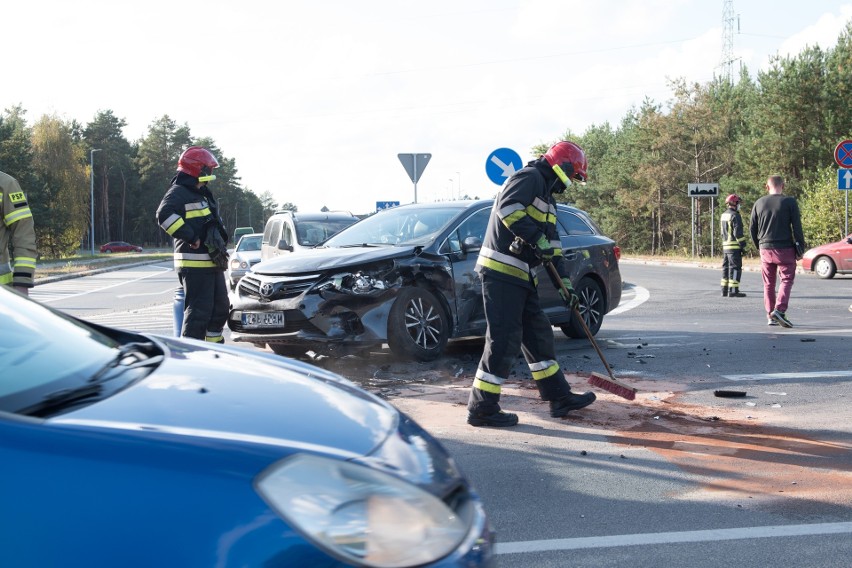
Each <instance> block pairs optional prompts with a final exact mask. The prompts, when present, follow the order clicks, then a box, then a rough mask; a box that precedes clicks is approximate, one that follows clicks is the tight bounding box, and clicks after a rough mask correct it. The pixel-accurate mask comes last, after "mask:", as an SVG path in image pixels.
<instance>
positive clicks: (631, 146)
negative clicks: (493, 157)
mask: <svg viewBox="0 0 852 568" xmlns="http://www.w3.org/2000/svg"><path fill="white" fill-rule="evenodd" d="M670 86H671V90H672V97H671V99H670V100H669V101H667V102H666V103H665V104H660V103H657V102H655V101H652V100H650V99H647V98H646V99H645V100H644V101H642V103H641V104H640V105H638V106H636V107H634V108H633V109H632V110H631V111H630V112H628V113H627V115H626V116H625V117H624V118H623V119H622V120H621V122H620V123H619V124H618V125H617V126H612V125H610V124H609V123H604V124H602V125H593V126H592V127H590V128H589V129H587V130H586V132H585V133H583V134H582V135H575V134H574V133H572V132H571V131H570V130H568V131H566V132H565V133H564V134H563V136H561V137H560V138H561V139H571V140H575V141H577V142H578V143H579V144H580V145H581V146H582V147H583V148H584V149H585V150H586V154H587V157H588V160H589V183H588V184H587V185H585V186H574V187H572V188H571V190H569V191H568V192H566V193H565V194H563V195H564V196H565V197H566V199H569V200H571V201H572V202H574V203H575V204H576V205H577V206H579V207H580V208H582V209H585V210H587V211H589V212H591V213H592V214H593V216H594V217H595V219H596V220H597V221H598V222H599V224H601V225H602V227H603V229H604V232H605V233H607V234H608V235H610V236H611V237H612V238H613V239H615V240H616V241H617V242H618V244H619V246H620V247H621V248H622V249H623V250H624V251H626V252H628V253H635V254H679V255H682V254H686V255H689V254H692V253H695V254H697V255H699V256H701V255H708V254H709V253H710V251H711V244H715V249H714V252H715V254H720V250H721V247H720V244H719V235H718V232H719V229H718V221H719V219H718V218H719V215H720V214H721V213H722V211H724V209H725V204H724V201H725V197H726V196H727V195H728V194H731V193H736V194H738V195H739V196H740V197H742V198H743V200H744V203H743V206H742V208H741V212H742V215H743V219H744V221H745V223H746V225H748V220H749V215H750V212H751V206H752V205H753V204H754V202H755V201H756V200H757V199H758V198H760V197H762V196H763V195H765V194H766V192H765V189H764V184H765V182H766V178H767V177H768V176H770V175H773V174H778V175H782V176H783V177H784V179H785V182H786V188H785V193H787V194H790V195H793V196H795V197H796V198H797V199H798V201H799V206H800V209H801V211H802V224H803V228H804V232H805V240H806V242H807V244H808V246H815V245H817V244H823V243H826V242H831V241H836V240H839V239H841V238H843V237H844V236H845V230H846V218H845V216H846V206H845V200H846V195H845V192H844V191H838V188H837V165H836V164H835V162H834V149H835V147H836V146H837V144H838V143H840V142H841V141H843V140H844V139H848V138H850V137H852V136H850V135H852V104H850V102H852V99H850V96H852V21H850V22H849V23H847V25H846V27H845V29H844V30H843V31H842V32H841V34H840V35H839V37H838V40H837V43H836V45H835V47H833V48H831V49H828V50H822V49H820V48H819V47H807V48H805V49H804V50H803V51H801V52H800V53H799V54H797V55H795V56H785V57H780V56H775V57H773V58H772V59H771V61H770V64H769V66H768V68H767V69H766V70H762V71H759V72H758V73H757V75H756V77H754V78H752V76H751V75H750V73H749V71H748V69H747V68H745V67H744V68H742V69H741V70H740V73H739V76H738V80H737V81H735V82H734V81H730V80H727V79H725V78H723V77H719V78H716V79H714V80H712V81H710V82H708V83H705V84H697V83H695V84H689V83H687V82H686V81H684V80H682V79H675V80H671V82H670ZM547 147H548V144H541V145H539V146H537V147H535V148H533V153H534V155H539V154H541V153H544V151H545V150H546V149H547ZM714 182H718V183H719V185H720V193H719V196H718V197H717V198H697V199H696V200H695V203H694V204H693V203H692V202H691V200H692V198H690V197H689V196H688V194H687V186H688V184H690V183H714ZM711 200H712V203H711ZM693 206H694V207H695V211H694V212H693ZM711 206H712V210H713V211H714V213H715V215H713V216H712V217H711V215H710V210H711ZM711 232H713V234H712V237H715V239H713V238H711ZM693 239H694V240H693ZM714 241H715V242H714ZM750 252H751V253H755V252H756V251H754V250H753V248H752V247H750Z"/></svg>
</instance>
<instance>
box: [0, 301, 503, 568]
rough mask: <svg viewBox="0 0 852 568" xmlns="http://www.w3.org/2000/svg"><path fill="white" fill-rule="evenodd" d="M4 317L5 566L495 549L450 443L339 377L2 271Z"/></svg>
mask: <svg viewBox="0 0 852 568" xmlns="http://www.w3.org/2000/svg"><path fill="white" fill-rule="evenodd" d="M0 321H2V325H0V369H2V372H0V464H2V467H0V504H2V506H0V566H15V567H22V566H38V567H44V566H89V567H98V566H110V567H113V566H123V567H128V566H181V567H192V566H203V567H210V566H265V567H274V566H312V567H315V566H322V567H326V566H376V567H392V566H447V567H449V566H489V565H491V564H492V562H493V539H492V533H491V530H490V528H489V526H488V522H487V519H486V516H485V514H484V512H483V507H482V504H481V502H480V500H479V497H478V496H477V494H476V493H475V492H474V490H473V489H472V488H471V486H470V484H469V483H468V481H467V480H466V479H465V477H464V476H463V475H462V474H461V473H460V471H459V469H458V468H457V466H456V465H455V464H454V462H453V459H452V458H451V457H450V456H449V455H448V453H447V452H446V451H445V449H444V448H443V447H442V446H441V445H440V444H439V443H438V442H437V441H436V440H435V439H434V438H432V437H431V436H430V435H429V434H428V433H427V432H425V431H424V430H423V429H422V428H420V427H419V426H418V425H417V424H416V423H415V422H413V421H412V420H411V419H410V418H408V417H407V416H405V415H404V414H401V413H400V412H399V411H397V410H396V409H395V408H394V407H393V406H391V405H390V404H388V403H387V402H385V401H383V400H381V399H379V398H377V397H375V396H373V395H372V394H370V393H368V392H366V391H364V390H362V389H360V388H359V387H358V386H356V385H355V384H353V383H351V382H349V381H348V380H346V379H344V378H342V377H340V376H338V375H335V374H333V373H329V372H327V371H324V370H322V369H318V368H316V367H313V366H311V365H308V364H305V363H300V362H297V361H292V360H288V359H285V358H282V357H279V356H277V355H272V354H263V353H254V352H248V351H246V350H244V349H236V348H231V347H227V346H211V345H209V344H205V343H203V342H196V341H191V340H179V339H174V338H166V337H159V336H153V335H139V334H136V333H131V332H127V331H122V330H118V329H113V328H107V327H103V326H98V325H94V324H88V323H86V322H83V321H79V320H76V319H74V318H72V317H70V316H66V315H63V314H61V313H59V312H56V311H53V310H51V309H50V308H47V307H45V306H42V305H39V304H37V303H35V302H33V301H31V300H29V299H27V298H25V297H23V296H21V295H19V294H17V293H16V292H13V291H11V290H9V289H8V288H6V287H4V286H0Z"/></svg>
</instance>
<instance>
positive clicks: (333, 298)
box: [228, 200, 621, 361]
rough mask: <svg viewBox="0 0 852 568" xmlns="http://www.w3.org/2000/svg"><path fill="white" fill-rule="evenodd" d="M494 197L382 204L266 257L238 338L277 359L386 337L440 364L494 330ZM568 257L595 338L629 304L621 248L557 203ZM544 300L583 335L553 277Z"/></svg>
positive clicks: (241, 297)
mask: <svg viewBox="0 0 852 568" xmlns="http://www.w3.org/2000/svg"><path fill="white" fill-rule="evenodd" d="M492 203H493V202H492V201H491V200H483V201H455V202H444V203H417V204H411V205H404V206H401V207H395V208H392V209H385V210H382V211H380V212H378V213H376V214H375V215H372V216H370V217H367V218H366V219H363V220H361V221H359V222H357V223H355V224H354V225H351V226H350V227H348V228H346V229H344V230H343V231H341V232H340V233H338V234H337V235H335V236H333V237H332V238H331V239H329V240H328V241H326V242H325V243H324V244H323V245H322V246H320V247H318V248H316V249H311V250H306V251H302V252H299V253H298V254H293V255H289V256H287V257H286V258H279V259H273V260H267V261H263V262H261V263H260V264H257V265H255V266H254V267H253V268H252V270H251V272H249V273H247V274H246V276H244V277H243V278H242V280H240V282H239V285H238V286H237V291H236V294H235V296H234V298H233V304H232V309H231V312H230V315H229V317H228V327H229V328H230V329H231V331H232V334H231V338H232V339H233V340H235V341H244V342H250V343H254V344H257V345H259V346H264V345H269V347H270V348H271V349H272V350H273V351H275V352H276V353H278V354H281V355H291V356H297V355H300V354H303V353H305V352H307V351H313V352H315V353H317V354H323V355H334V354H338V355H344V354H349V353H358V352H363V351H366V350H370V349H375V348H381V347H382V345H383V344H387V345H388V347H390V349H391V351H392V352H393V353H394V354H396V355H397V356H399V357H401V358H404V359H415V360H420V361H430V360H433V359H435V358H437V357H438V356H439V355H440V354H441V353H442V351H443V350H444V348H445V346H446V345H447V342H448V341H449V340H451V339H457V338H462V337H472V336H474V337H475V336H482V335H484V334H485V328H486V323H485V314H484V311H483V304H482V290H481V282H480V278H479V275H478V274H477V273H476V272H475V271H474V266H476V259H477V256H478V253H479V249H480V248H481V246H482V240H483V237H484V234H485V229H486V227H487V225H488V217H489V215H490V212H491V206H492ZM557 218H558V228H559V235H560V238H561V240H562V248H563V254H564V255H565V257H566V258H567V259H568V260H569V261H570V262H571V280H572V282H573V283H574V288H575V290H576V291H577V293H578V295H579V296H580V312H581V313H582V314H583V318H584V320H585V322H586V324H587V325H588V326H589V328H590V329H591V330H592V332H593V333H596V332H597V331H598V330H599V329H600V327H601V323H602V322H603V317H604V315H605V314H606V313H608V312H609V311H610V310H612V309H614V308H615V307H616V306H618V303H619V301H620V299H621V273H620V272H619V267H618V259H619V256H620V252H619V249H618V247H617V246H616V245H615V243H614V242H613V241H612V239H609V238H608V237H606V236H604V235H603V234H602V233H601V231H600V229H599V228H598V226H597V225H596V224H595V223H594V221H592V219H591V218H590V217H589V216H588V214H586V213H585V212H584V211H581V210H579V209H576V208H574V207H571V206H568V205H562V204H560V205H559V206H558V207H557ZM539 280H540V284H539V290H540V296H541V303H542V307H543V308H544V310H545V313H546V314H547V315H548V317H549V318H550V321H551V322H552V323H553V325H555V326H558V327H560V328H561V329H562V331H563V332H564V333H565V334H566V335H567V336H569V337H584V335H583V329H582V327H581V325H580V324H579V323H578V322H573V321H571V320H572V318H571V313H570V312H569V311H568V310H566V309H565V306H564V304H563V303H562V301H561V300H560V298H559V295H558V293H557V292H556V290H555V288H553V287H552V286H551V285H550V284H549V282H550V280H549V279H548V278H547V276H546V275H545V274H542V275H541V277H540V278H539Z"/></svg>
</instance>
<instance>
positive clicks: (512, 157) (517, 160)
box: [485, 148, 524, 185]
mask: <svg viewBox="0 0 852 568" xmlns="http://www.w3.org/2000/svg"><path fill="white" fill-rule="evenodd" d="M522 167H524V164H523V162H521V157H520V156H519V155H518V153H517V152H515V151H514V150H512V149H511V148H497V149H496V150H494V151H493V152H491V153H490V154H489V155H488V159H487V160H485V173H486V174H488V179H490V180H491V181H493V182H494V183H496V184H497V185H503V183H504V182H505V181H506V180H507V179H509V177H510V176H511V175H512V174H513V173H515V172H516V171H518V170H519V169H521V168H522Z"/></svg>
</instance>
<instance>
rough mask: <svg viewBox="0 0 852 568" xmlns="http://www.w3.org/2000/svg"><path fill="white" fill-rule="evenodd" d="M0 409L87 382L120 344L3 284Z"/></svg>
mask: <svg viewBox="0 0 852 568" xmlns="http://www.w3.org/2000/svg"><path fill="white" fill-rule="evenodd" d="M0 321H2V322H3V325H0V369H3V373H2V374H0V410H5V411H8V412H14V411H15V410H17V409H18V408H20V407H22V406H28V405H29V403H34V402H35V401H36V399H37V398H38V397H40V396H43V394H44V392H46V391H49V392H54V391H57V390H59V389H73V388H76V387H79V386H81V385H85V384H86V382H87V381H88V379H91V378H92V377H93V375H95V374H96V373H97V372H98V370H99V369H102V368H103V367H104V366H105V365H107V364H108V363H109V362H110V361H112V360H113V359H114V358H115V354H116V350H117V348H118V347H119V344H118V343H117V342H116V341H115V340H113V339H111V338H109V337H107V336H105V335H103V334H101V333H99V332H98V331H97V330H95V329H92V328H90V327H88V326H86V325H84V324H82V323H80V322H78V321H76V320H74V319H73V318H70V317H68V316H65V315H63V314H60V313H58V312H54V311H52V310H50V309H49V308H46V307H45V306H42V305H41V304H38V303H36V302H34V301H31V300H28V299H27V298H25V297H23V296H20V295H19V294H16V293H15V292H12V291H10V290H8V288H6V287H5V286H0Z"/></svg>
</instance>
